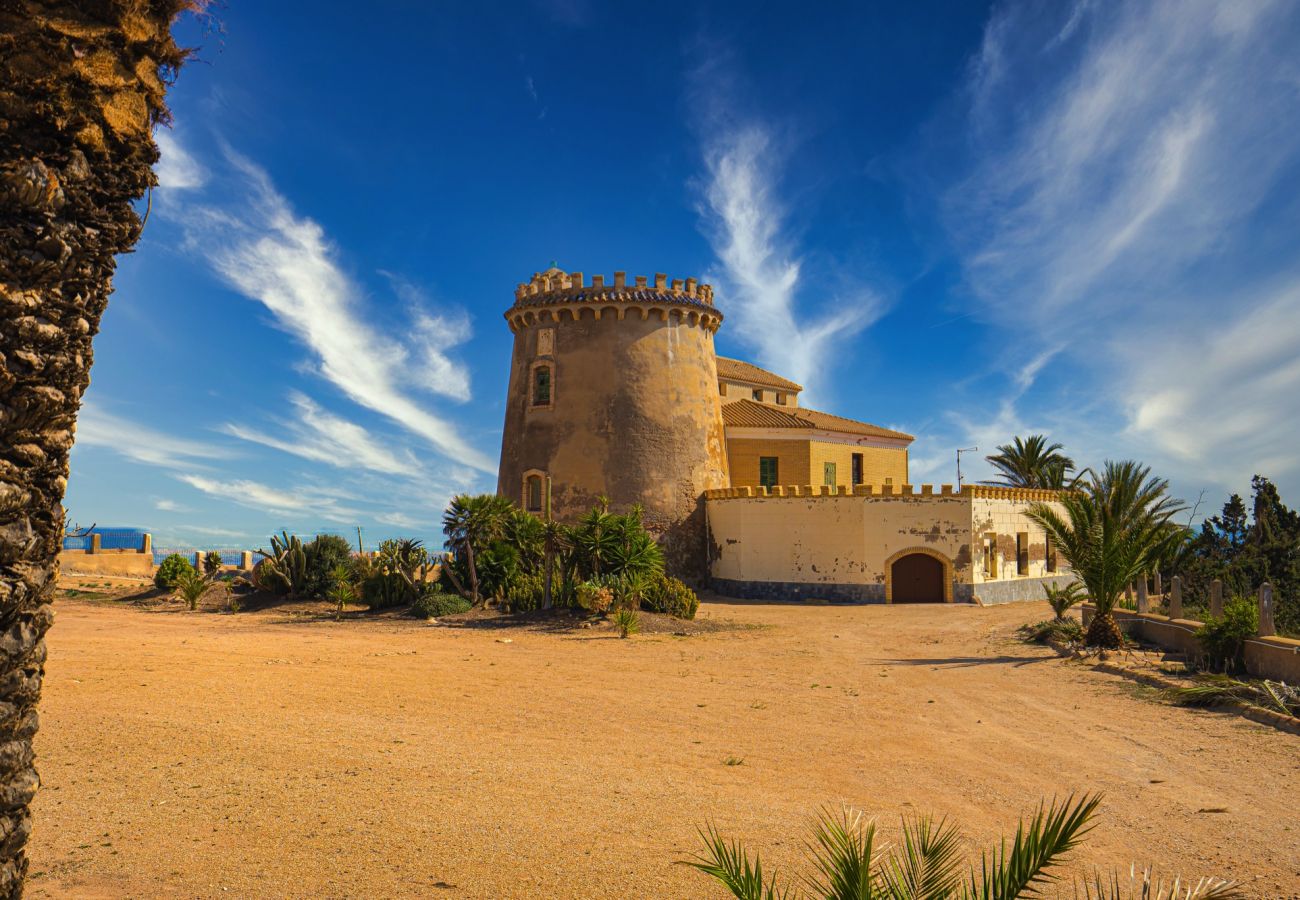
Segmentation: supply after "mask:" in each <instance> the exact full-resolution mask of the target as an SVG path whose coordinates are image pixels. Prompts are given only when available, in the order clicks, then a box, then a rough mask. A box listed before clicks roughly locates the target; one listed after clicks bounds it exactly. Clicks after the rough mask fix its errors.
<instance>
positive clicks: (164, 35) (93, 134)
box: [0, 0, 184, 897]
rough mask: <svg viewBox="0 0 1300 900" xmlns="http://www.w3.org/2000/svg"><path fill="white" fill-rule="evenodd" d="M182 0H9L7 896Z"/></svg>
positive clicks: (0, 287) (4, 68)
mask: <svg viewBox="0 0 1300 900" xmlns="http://www.w3.org/2000/svg"><path fill="white" fill-rule="evenodd" d="M182 6H183V2H182V0H154V2H131V0H99V2H94V0H82V2H78V3H73V2H64V3H56V2H34V0H0V304H3V309H2V310H0V897H17V896H20V895H21V894H22V889H23V877H24V875H25V874H26V871H27V859H26V855H25V850H24V848H25V846H26V843H27V837H28V834H29V832H30V830H31V814H30V812H29V811H28V804H29V803H30V802H31V799H32V797H33V795H34V794H35V792H36V788H37V785H38V784H39V778H38V776H37V774H36V769H35V765H34V757H33V752H32V738H33V736H34V735H35V734H36V729H37V714H36V703H37V700H38V699H39V698H40V692H41V678H42V676H43V674H44V663H45V632H46V630H47V629H48V628H49V626H50V622H51V621H52V619H53V613H52V610H51V608H50V599H51V593H52V591H53V589H54V583H55V578H56V565H57V555H58V552H59V550H60V548H61V544H62V535H63V506H62V502H63V492H64V488H65V487H66V486H67V477H68V451H69V450H70V449H71V447H72V441H73V433H74V430H75V428H76V417H77V410H78V408H79V407H80V405H81V395H82V392H83V391H84V390H85V389H86V386H87V385H88V384H89V382H90V362H91V340H92V338H93V337H94V335H95V333H96V332H97V331H98V329H99V319H100V315H101V314H102V313H103V311H104V306H105V304H106V303H107V300H108V294H109V291H110V289H111V278H112V275H113V267H114V260H113V257H114V256H115V255H116V254H119V253H124V252H126V251H128V250H130V248H131V246H132V245H133V244H134V243H135V241H136V239H137V238H138V237H139V234H140V221H139V217H138V216H137V215H136V213H135V212H134V210H133V209H132V205H131V204H132V202H133V201H135V200H137V199H139V198H140V197H141V196H143V195H144V193H145V190H146V189H147V188H149V187H150V186H151V185H152V184H153V174H152V171H151V168H152V166H153V163H154V162H155V161H156V160H157V158H158V151H157V148H156V147H155V146H154V143H153V139H152V134H151V130H152V126H153V124H154V123H155V122H157V121H159V120H160V119H162V118H163V117H164V116H165V114H166V110H165V107H164V105H163V103H164V91H165V86H166V81H165V78H166V76H167V75H169V74H171V73H173V72H174V71H175V70H176V69H177V68H178V67H179V66H180V64H181V63H182V62H183V59H184V55H183V54H182V53H181V51H179V50H178V49H177V47H176V45H175V43H174V42H173V41H172V38H171V34H170V26H171V22H172V20H173V19H174V18H175V16H176V15H177V13H178V12H179V11H180V10H181V8H182Z"/></svg>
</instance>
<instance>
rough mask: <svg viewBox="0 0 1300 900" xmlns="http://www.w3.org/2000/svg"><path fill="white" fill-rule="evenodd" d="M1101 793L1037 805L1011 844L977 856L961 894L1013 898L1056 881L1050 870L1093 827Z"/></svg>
mask: <svg viewBox="0 0 1300 900" xmlns="http://www.w3.org/2000/svg"><path fill="white" fill-rule="evenodd" d="M1099 803H1101V797H1099V796H1090V795H1088V794H1085V795H1084V796H1083V797H1081V798H1079V799H1078V800H1077V801H1076V800H1075V799H1074V797H1073V795H1072V796H1070V797H1069V798H1067V799H1066V800H1065V801H1064V802H1063V803H1059V804H1058V803H1056V802H1055V801H1053V802H1052V805H1051V806H1050V807H1044V806H1043V805H1042V804H1039V806H1038V809H1037V811H1036V812H1035V813H1034V817H1033V819H1032V820H1030V821H1029V823H1028V824H1026V823H1025V822H1024V821H1021V823H1020V824H1019V825H1018V826H1017V827H1016V837H1015V840H1014V841H1013V842H1012V844H1011V846H1010V848H1008V847H1007V844H1006V841H1005V840H1004V841H1003V842H1002V844H1001V846H1000V847H998V848H997V849H996V850H993V851H992V852H990V853H986V854H984V855H983V856H982V857H981V862H980V871H979V873H978V875H977V874H976V873H974V872H972V873H971V877H970V883H969V885H968V886H967V889H966V890H965V892H964V893H963V895H962V896H963V897H965V898H971V900H975V898H978V900H1015V898H1017V897H1023V896H1033V895H1035V894H1037V893H1038V889H1039V888H1040V887H1042V886H1043V885H1044V884H1046V883H1047V882H1050V881H1054V880H1055V879H1056V875H1055V874H1054V873H1053V872H1052V871H1051V870H1052V869H1053V868H1055V867H1056V866H1058V865H1060V863H1061V861H1062V857H1064V856H1065V854H1067V853H1069V852H1070V851H1071V850H1073V849H1074V847H1075V846H1077V845H1078V843H1079V841H1080V840H1081V839H1082V838H1083V836H1084V835H1085V834H1087V833H1088V832H1089V831H1090V830H1092V824H1091V822H1092V817H1093V813H1095V812H1096V810H1097V806H1098V804H1099Z"/></svg>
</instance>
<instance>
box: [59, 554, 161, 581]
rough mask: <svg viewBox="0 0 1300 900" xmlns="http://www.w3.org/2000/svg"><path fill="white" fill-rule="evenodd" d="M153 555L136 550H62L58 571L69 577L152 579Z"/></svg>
mask: <svg viewBox="0 0 1300 900" xmlns="http://www.w3.org/2000/svg"><path fill="white" fill-rule="evenodd" d="M153 569H154V565H153V554H152V553H141V552H140V551H138V550H100V551H99V552H98V553H87V552H86V551H85V550H64V551H62V552H60V553H59V570H60V571H62V572H67V573H69V574H71V575H123V576H131V577H139V578H152V577H153Z"/></svg>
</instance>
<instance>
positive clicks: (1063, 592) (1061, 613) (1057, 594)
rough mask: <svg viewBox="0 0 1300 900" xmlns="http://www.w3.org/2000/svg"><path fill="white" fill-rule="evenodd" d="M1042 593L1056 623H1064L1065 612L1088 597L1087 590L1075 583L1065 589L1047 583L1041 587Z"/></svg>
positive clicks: (1072, 582)
mask: <svg viewBox="0 0 1300 900" xmlns="http://www.w3.org/2000/svg"><path fill="white" fill-rule="evenodd" d="M1043 592H1044V593H1045V594H1046V595H1047V602H1048V604H1049V605H1050V606H1051V607H1052V613H1053V615H1055V617H1056V621H1058V622H1064V621H1065V613H1066V611H1067V610H1069V609H1070V607H1072V606H1074V605H1075V604H1077V603H1081V602H1082V601H1084V600H1086V599H1087V596H1088V595H1087V589H1086V588H1084V586H1083V585H1081V584H1079V582H1077V581H1071V582H1070V583H1069V584H1067V585H1066V586H1065V587H1061V586H1060V585H1059V584H1052V583H1051V582H1048V583H1046V584H1044V585H1043Z"/></svg>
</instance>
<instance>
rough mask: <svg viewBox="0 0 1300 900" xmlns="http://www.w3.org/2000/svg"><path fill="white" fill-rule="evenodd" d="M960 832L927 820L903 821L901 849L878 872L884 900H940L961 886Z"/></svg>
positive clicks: (919, 818)
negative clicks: (883, 891) (885, 899)
mask: <svg viewBox="0 0 1300 900" xmlns="http://www.w3.org/2000/svg"><path fill="white" fill-rule="evenodd" d="M960 850H961V832H959V831H958V830H957V828H956V826H954V825H949V824H948V822H947V820H943V819H941V820H939V821H938V822H935V820H934V818H933V817H931V816H920V817H917V818H914V819H904V820H903V843H902V846H901V847H899V848H897V849H895V850H893V851H892V852H891V853H890V855H889V859H888V860H887V861H886V862H885V864H884V866H883V869H882V873H881V874H882V881H883V882H884V889H885V896H887V897H889V898H891V900H943V898H946V897H951V896H953V895H954V894H955V893H956V892H957V889H958V887H959V886H960V884H961V872H960V871H958V868H959V866H960V865H961V857H960V855H959V853H960Z"/></svg>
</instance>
